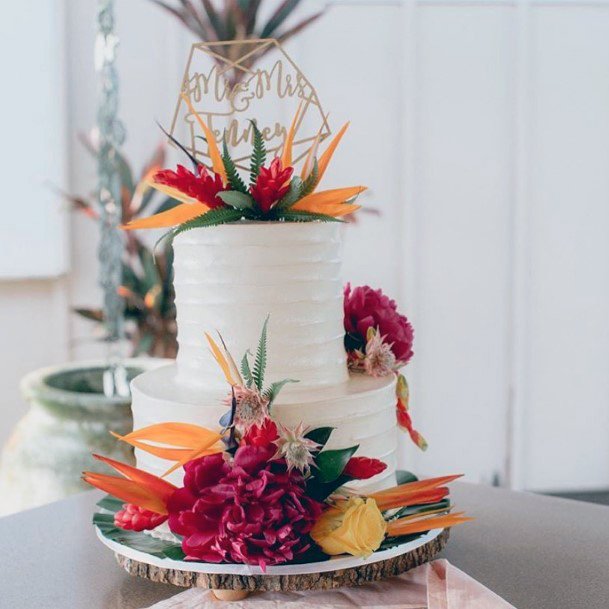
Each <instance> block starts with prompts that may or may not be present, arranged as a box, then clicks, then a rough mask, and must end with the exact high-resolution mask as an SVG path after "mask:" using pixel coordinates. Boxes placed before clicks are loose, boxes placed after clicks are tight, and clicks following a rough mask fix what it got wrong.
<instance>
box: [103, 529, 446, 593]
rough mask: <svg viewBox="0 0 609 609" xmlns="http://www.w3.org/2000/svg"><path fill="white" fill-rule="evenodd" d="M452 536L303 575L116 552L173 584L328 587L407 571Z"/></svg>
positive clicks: (133, 570)
mask: <svg viewBox="0 0 609 609" xmlns="http://www.w3.org/2000/svg"><path fill="white" fill-rule="evenodd" d="M448 537H449V529H445V530H444V531H442V533H440V535H438V537H436V538H435V539H432V540H430V541H428V542H427V543H426V544H424V545H422V546H419V547H418V548H415V549H414V550H411V551H410V552H406V553H405V554H401V555H400V556H395V557H393V558H389V559H387V560H381V561H378V562H374V563H370V564H367V565H362V566H360V567H350V568H348V569H337V570H335V571H326V572H324V573H306V574H302V575H228V574H227V575H223V574H216V573H213V574H212V573H195V572H194V571H181V570H178V569H167V568H164V567H156V566H154V565H150V564H148V563H145V562H140V561H137V560H133V559H131V558H127V557H126V556H123V555H121V554H118V553H116V554H115V556H116V560H117V561H118V564H119V565H120V566H121V567H123V569H125V571H127V572H128V573H129V574H130V575H133V576H136V577H143V578H145V579H149V580H151V581H155V582H162V583H165V584H173V585H174V586H181V587H184V588H209V589H213V590H246V591H248V592H266V591H281V592H293V591H296V590H329V589H331V588H340V587H343V586H359V585H361V584H365V583H367V582H372V581H377V580H379V579H385V578H388V577H393V576H395V575H399V574H400V573H404V572H405V571H408V570H410V569H413V568H414V567H418V566H419V565H422V564H423V563H425V562H429V561H430V560H432V559H433V558H434V557H435V556H436V554H438V552H440V551H441V550H442V549H443V548H444V546H445V545H446V542H447V541H448Z"/></svg>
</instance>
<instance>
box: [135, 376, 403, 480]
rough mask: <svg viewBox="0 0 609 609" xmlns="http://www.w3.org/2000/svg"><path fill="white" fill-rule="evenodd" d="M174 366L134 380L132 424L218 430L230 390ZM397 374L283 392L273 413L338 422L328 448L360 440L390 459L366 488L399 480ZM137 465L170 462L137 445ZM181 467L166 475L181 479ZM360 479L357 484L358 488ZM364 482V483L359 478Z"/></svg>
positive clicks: (157, 467)
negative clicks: (182, 379) (189, 380)
mask: <svg viewBox="0 0 609 609" xmlns="http://www.w3.org/2000/svg"><path fill="white" fill-rule="evenodd" d="M176 372H177V369H176V366H175V364H171V365H169V366H163V367H161V368H157V369H156V370H151V371H149V372H145V373H143V374H141V375H139V376H138V377H136V378H135V379H134V380H133V381H132V383H131V392H132V410H133V426H134V429H140V428H142V427H147V426H149V425H153V424H156V423H166V422H170V421H171V422H182V423H192V424H195V425H201V426H203V427H207V428H209V429H219V427H220V425H219V422H218V421H219V419H220V417H221V416H222V415H223V414H225V412H226V410H227V405H226V403H225V402H224V398H226V396H227V392H224V393H218V392H207V391H202V390H199V389H193V388H189V387H184V386H182V385H180V384H178V383H177V382H176ZM395 402H396V398H395V378H394V377H393V376H389V377H383V378H372V377H369V376H365V375H360V374H355V375H351V377H350V378H349V380H348V381H347V382H346V383H342V384H340V385H336V386H334V387H328V388H324V389H319V390H311V391H307V392H298V393H296V392H295V393H293V394H291V395H286V396H285V397H284V396H281V395H280V396H279V398H278V399H277V401H276V402H275V403H274V404H273V410H272V416H273V418H274V419H275V420H277V421H279V422H281V423H282V424H284V425H286V426H289V427H294V426H296V425H298V424H299V423H300V422H302V423H304V424H305V425H306V426H308V427H311V428H315V427H326V426H327V427H334V428H335V429H334V431H333V433H332V436H331V438H330V441H329V442H328V444H327V445H326V448H327V449H333V448H346V447H349V446H353V445H356V444H357V445H359V449H358V451H357V453H356V455H363V456H366V457H374V458H376V459H380V460H381V461H383V462H385V463H386V464H387V469H386V470H385V471H383V472H382V473H381V474H379V475H378V476H375V477H374V478H371V479H369V480H366V481H365V487H366V489H367V490H370V489H376V488H382V487H387V486H392V485H393V484H395V470H396V464H397V447H398V430H397V423H396V415H395ZM135 454H136V459H137V466H138V467H139V468H141V469H144V470H146V471H148V472H150V473H153V474H156V475H161V474H162V473H163V472H165V471H166V470H167V469H168V462H167V461H163V460H161V459H159V458H158V457H155V456H154V455H151V454H149V453H146V452H143V451H141V450H138V449H136V451H135ZM182 475H183V472H182V471H181V470H179V471H176V472H174V473H173V474H171V475H170V476H169V477H168V479H169V480H170V481H171V482H174V483H177V484H179V483H181V481H182ZM357 484H358V483H354V485H353V486H354V487H356V486H357ZM360 484H361V483H360Z"/></svg>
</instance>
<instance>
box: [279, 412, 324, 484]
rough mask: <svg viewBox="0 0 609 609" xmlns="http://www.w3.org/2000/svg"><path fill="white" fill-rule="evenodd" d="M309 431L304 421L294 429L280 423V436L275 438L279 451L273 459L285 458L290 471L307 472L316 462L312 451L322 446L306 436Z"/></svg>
mask: <svg viewBox="0 0 609 609" xmlns="http://www.w3.org/2000/svg"><path fill="white" fill-rule="evenodd" d="M307 431H308V427H305V426H304V424H303V423H299V424H298V425H297V426H296V427H295V428H293V429H290V428H289V427H285V426H283V425H279V438H277V440H275V444H276V446H277V452H276V453H275V454H274V455H273V459H285V462H286V464H287V466H288V471H291V470H293V469H297V470H299V471H301V472H302V473H303V474H306V473H308V472H309V471H310V469H311V465H313V464H314V460H313V455H312V453H313V452H314V451H317V450H319V449H320V448H321V446H320V445H319V444H318V443H317V442H314V441H313V440H309V438H306V437H305V434H306V433H307Z"/></svg>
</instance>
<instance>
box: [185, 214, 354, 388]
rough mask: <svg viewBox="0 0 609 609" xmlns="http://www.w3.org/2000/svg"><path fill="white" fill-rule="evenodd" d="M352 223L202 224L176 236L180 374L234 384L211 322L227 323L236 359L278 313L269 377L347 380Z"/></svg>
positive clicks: (305, 384) (308, 383)
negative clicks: (210, 343) (345, 239)
mask: <svg viewBox="0 0 609 609" xmlns="http://www.w3.org/2000/svg"><path fill="white" fill-rule="evenodd" d="M341 229H342V226H341V225H340V224H338V223H333V222H331V223H317V222H311V223H283V222H281V223H274V222H264V223H253V222H251V223H238V224H225V225H222V226H215V227H210V228H200V229H195V230H191V231H187V232H185V233H182V234H180V235H178V236H177V237H176V239H175V241H174V249H175V260H174V272H175V277H174V285H175V291H176V307H177V323H178V343H179V350H178V357H177V366H178V377H177V378H178V382H179V383H182V384H184V385H188V386H192V387H205V388H207V389H216V388H217V389H225V388H226V381H225V380H224V377H223V376H222V374H221V372H220V371H219V369H218V365H217V363H216V362H215V360H214V359H213V357H212V355H211V353H210V352H209V349H208V348H207V343H206V341H205V335H204V332H209V333H211V334H215V331H218V332H220V334H221V335H222V337H223V338H224V341H225V342H226V345H227V347H228V349H229V350H230V352H231V353H232V354H233V356H234V357H235V359H237V358H238V359H239V360H240V359H241V357H242V356H243V354H244V353H245V351H246V350H247V349H250V350H252V352H255V350H256V346H257V343H258V339H259V336H260V331H261V328H262V325H263V323H264V320H265V319H266V317H267V315H269V316H270V317H269V328H268V331H269V349H268V366H267V371H266V374H265V377H266V379H267V380H268V382H274V381H278V380H281V379H284V378H292V379H297V380H299V383H298V384H297V385H290V386H289V388H288V387H286V389H284V391H294V392H298V391H302V390H307V389H311V388H317V387H324V386H331V385H337V384H340V383H343V382H345V381H346V380H347V378H348V372H347V364H346V357H345V349H344V346H343V337H344V329H343V291H342V281H341V274H340V272H341V240H342V230H341Z"/></svg>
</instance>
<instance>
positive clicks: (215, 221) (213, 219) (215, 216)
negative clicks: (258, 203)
mask: <svg viewBox="0 0 609 609" xmlns="http://www.w3.org/2000/svg"><path fill="white" fill-rule="evenodd" d="M242 217H243V211H241V210H238V209H233V208H232V207H217V208H216V209H210V210H209V211H208V212H207V213H204V214H203V215H201V216H197V217H196V218H193V219H192V220H188V222H184V223H183V224H180V226H177V227H176V228H174V229H173V230H172V231H171V232H170V236H171V239H174V238H175V237H176V236H177V235H179V234H180V233H183V232H186V231H189V230H192V229H193V228H203V227H207V226H218V225H219V224H227V223H228V222H237V220H241V218H242Z"/></svg>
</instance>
